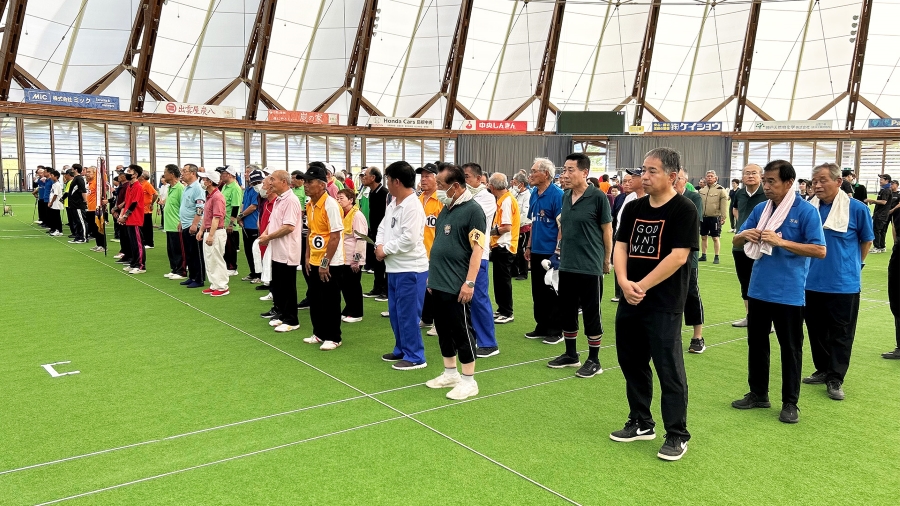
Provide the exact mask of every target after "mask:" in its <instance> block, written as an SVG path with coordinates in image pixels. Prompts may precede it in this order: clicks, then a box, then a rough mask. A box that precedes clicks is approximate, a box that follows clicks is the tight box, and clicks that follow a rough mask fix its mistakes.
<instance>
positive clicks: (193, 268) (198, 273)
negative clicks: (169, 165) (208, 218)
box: [178, 163, 206, 288]
mask: <svg viewBox="0 0 900 506" xmlns="http://www.w3.org/2000/svg"><path fill="white" fill-rule="evenodd" d="M199 179H200V178H199V176H198V175H197V166H196V165H194V164H192V163H188V164H185V166H184V168H183V169H181V180H182V181H183V182H184V193H182V194H181V207H180V208H179V210H178V215H179V216H178V217H179V219H180V221H181V234H182V241H183V244H184V261H185V263H186V264H187V268H188V278H187V279H185V280H184V281H182V282H181V284H182V285H185V286H187V287H188V288H200V287H201V286H203V265H202V263H201V261H200V259H201V258H202V257H203V242H202V241H198V240H197V229H198V228H199V227H200V223H201V222H202V221H203V207H204V206H205V205H206V192H205V191H203V188H201V187H200V181H199Z"/></svg>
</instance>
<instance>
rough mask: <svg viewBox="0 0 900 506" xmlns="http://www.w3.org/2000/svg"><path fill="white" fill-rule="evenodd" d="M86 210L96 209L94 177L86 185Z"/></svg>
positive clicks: (95, 182) (95, 181) (95, 183)
mask: <svg viewBox="0 0 900 506" xmlns="http://www.w3.org/2000/svg"><path fill="white" fill-rule="evenodd" d="M87 210H88V211H96V210H97V180H96V179H94V180H93V181H91V182H90V183H88V185H87Z"/></svg>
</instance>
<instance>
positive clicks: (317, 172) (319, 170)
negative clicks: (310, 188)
mask: <svg viewBox="0 0 900 506" xmlns="http://www.w3.org/2000/svg"><path fill="white" fill-rule="evenodd" d="M314 164H317V165H314ZM303 179H304V180H306V181H314V180H316V179H318V180H319V181H328V176H327V174H326V173H325V167H324V166H323V165H322V163H321V162H313V163H311V164H309V168H308V169H306V173H304V174H303Z"/></svg>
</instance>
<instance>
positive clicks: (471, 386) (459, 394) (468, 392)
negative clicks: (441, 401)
mask: <svg viewBox="0 0 900 506" xmlns="http://www.w3.org/2000/svg"><path fill="white" fill-rule="evenodd" d="M475 395H478V383H476V382H475V380H474V379H473V380H472V381H471V382H465V381H462V380H460V382H459V384H457V385H456V386H455V387H453V390H450V391H449V392H447V398H448V399H453V400H454V401H461V400H463V399H467V398H469V397H473V396H475Z"/></svg>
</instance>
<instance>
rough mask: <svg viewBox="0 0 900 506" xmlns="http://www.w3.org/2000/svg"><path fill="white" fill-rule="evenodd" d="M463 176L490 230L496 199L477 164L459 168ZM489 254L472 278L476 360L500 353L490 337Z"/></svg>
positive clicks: (468, 164)
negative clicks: (473, 279)
mask: <svg viewBox="0 0 900 506" xmlns="http://www.w3.org/2000/svg"><path fill="white" fill-rule="evenodd" d="M462 169H463V173H464V174H465V176H466V188H468V189H469V191H470V192H471V193H472V200H474V201H475V202H478V205H480V206H481V210H482V211H484V217H485V220H486V223H485V230H490V229H491V226H492V225H493V223H494V213H496V212H497V200H496V199H495V198H494V196H493V195H492V194H491V192H489V191H487V190H486V189H485V185H484V184H483V183H482V176H483V175H484V171H483V170H481V165H478V164H477V163H467V164H465V165H463V166H462ZM490 255H491V252H490V250H489V249H487V248H485V249H484V252H483V253H482V255H481V268H479V269H478V276H477V277H476V278H475V294H474V295H473V296H472V304H471V306H472V308H471V313H472V328H473V329H475V343H476V344H477V348H476V350H475V356H477V357H478V358H487V357H493V356H494V355H497V354H499V353H500V348H499V347H498V346H497V338H496V337H495V336H494V312H493V306H492V305H491V297H490V295H488V259H489V258H490Z"/></svg>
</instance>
